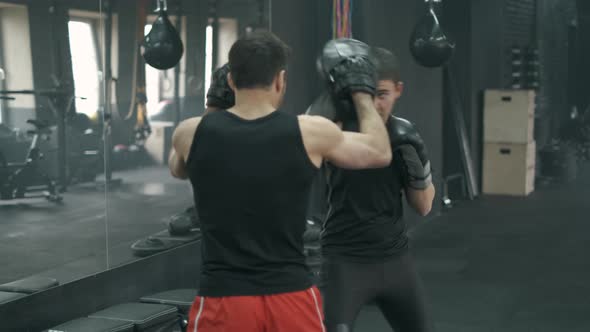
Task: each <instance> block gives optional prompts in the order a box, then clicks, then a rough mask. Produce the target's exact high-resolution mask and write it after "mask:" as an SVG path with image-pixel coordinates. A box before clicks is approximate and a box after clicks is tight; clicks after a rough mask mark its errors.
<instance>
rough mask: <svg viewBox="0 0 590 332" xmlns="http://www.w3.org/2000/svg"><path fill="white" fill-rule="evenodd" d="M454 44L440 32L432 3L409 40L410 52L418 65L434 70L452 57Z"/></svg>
mask: <svg viewBox="0 0 590 332" xmlns="http://www.w3.org/2000/svg"><path fill="white" fill-rule="evenodd" d="M454 51H455V44H454V43H452V42H451V41H450V40H449V39H448V38H447V36H446V35H445V33H444V31H443V30H442V28H441V26H440V24H439V21H438V17H437V16H436V13H435V12H434V7H433V5H432V2H431V3H430V8H429V10H428V12H427V13H426V15H424V17H422V19H421V20H420V21H419V22H418V24H416V27H415V28H414V31H413V32H412V36H411V38H410V52H411V53H412V56H413V57H414V59H415V60H416V62H418V64H420V65H422V66H424V67H428V68H436V67H440V66H443V65H445V64H446V63H447V62H448V61H449V60H450V59H451V57H452V56H453V53H454Z"/></svg>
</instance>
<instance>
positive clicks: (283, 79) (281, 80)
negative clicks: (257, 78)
mask: <svg viewBox="0 0 590 332" xmlns="http://www.w3.org/2000/svg"><path fill="white" fill-rule="evenodd" d="M275 84H276V85H275V89H276V90H277V92H282V91H283V90H284V89H285V85H286V84H287V71H286V70H284V69H283V70H281V71H280V72H279V73H278V75H277V80H276V83H275Z"/></svg>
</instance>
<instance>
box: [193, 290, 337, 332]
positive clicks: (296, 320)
mask: <svg viewBox="0 0 590 332" xmlns="http://www.w3.org/2000/svg"><path fill="white" fill-rule="evenodd" d="M323 321H324V313H323V310H322V298H321V296H320V292H319V290H318V289H317V288H316V287H312V288H309V289H307V290H304V291H299V292H292V293H282V294H275V295H261V296H227V297H201V296H197V298H196V299H195V301H194V302H193V305H192V307H191V310H190V313H189V324H188V327H187V329H186V331H187V332H235V331H240V332H259V331H260V332H262V331H268V332H271V331H280V332H325V331H326V330H325V328H324V323H323Z"/></svg>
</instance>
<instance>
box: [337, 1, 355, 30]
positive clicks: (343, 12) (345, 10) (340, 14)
mask: <svg viewBox="0 0 590 332" xmlns="http://www.w3.org/2000/svg"><path fill="white" fill-rule="evenodd" d="M352 1H353V0H333V4H332V38H352Z"/></svg>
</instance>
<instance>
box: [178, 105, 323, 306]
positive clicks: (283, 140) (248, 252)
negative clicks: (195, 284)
mask: <svg viewBox="0 0 590 332" xmlns="http://www.w3.org/2000/svg"><path fill="white" fill-rule="evenodd" d="M187 168H188V172H189V178H190V180H191V183H192V185H193V191H194V194H195V204H196V207H197V211H198V213H199V218H200V221H201V231H202V233H203V239H202V247H201V248H202V261H203V266H202V272H201V283H200V294H201V295H202V296H238V295H266V294H276V293H284V292H292V291H299V290H303V289H306V288H309V287H310V286H311V281H310V278H309V271H308V268H307V266H306V264H305V256H304V254H303V232H304V231H305V224H306V209H307V203H308V196H309V191H310V187H311V182H312V180H313V177H314V176H315V174H316V172H317V167H315V165H314V164H313V163H312V162H311V160H310V159H309V157H308V155H307V153H306V151H305V147H304V145H303V139H302V137H301V130H300V128H299V122H298V120H297V117H296V116H295V115H291V114H287V113H283V112H280V111H276V112H273V113H271V114H270V115H267V116H265V117H262V118H258V119H255V120H245V119H242V118H240V117H238V116H236V115H234V114H232V113H230V112H227V111H218V112H213V113H210V114H208V115H206V116H204V117H203V119H202V120H201V123H200V124H199V127H198V129H197V132H196V134H195V138H194V140H193V144H192V147H191V152H190V155H189V159H188V160H187Z"/></svg>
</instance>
